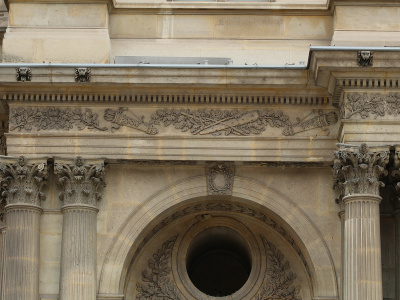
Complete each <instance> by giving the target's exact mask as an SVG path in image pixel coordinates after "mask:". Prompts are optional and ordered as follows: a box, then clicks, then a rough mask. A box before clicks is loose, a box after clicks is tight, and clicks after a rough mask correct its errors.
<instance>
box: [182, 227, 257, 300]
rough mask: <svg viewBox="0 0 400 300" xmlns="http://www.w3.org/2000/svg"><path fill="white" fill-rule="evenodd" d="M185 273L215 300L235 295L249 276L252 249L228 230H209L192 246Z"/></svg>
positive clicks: (233, 231)
mask: <svg viewBox="0 0 400 300" xmlns="http://www.w3.org/2000/svg"><path fill="white" fill-rule="evenodd" d="M186 269H187V272H188V275H189V278H190V280H191V281H192V283H193V284H194V285H195V286H196V287H197V288H198V289H199V290H200V291H201V292H203V293H205V294H207V295H209V296H213V297H224V296H229V295H232V294H234V293H235V292H236V291H238V290H239V289H240V288H241V287H242V286H243V285H244V284H245V283H246V281H247V279H248V278H249V276H250V272H251V255H250V249H249V246H248V245H247V243H246V241H245V240H244V239H243V237H242V236H241V235H240V234H239V233H237V232H236V231H235V230H233V229H231V228H229V227H224V226H216V227H211V228H208V229H206V230H204V231H202V232H200V233H199V234H198V235H196V236H195V237H194V239H193V241H192V242H191V243H190V246H189V249H188V255H187V260H186Z"/></svg>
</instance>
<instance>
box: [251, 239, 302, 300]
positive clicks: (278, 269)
mask: <svg viewBox="0 0 400 300" xmlns="http://www.w3.org/2000/svg"><path fill="white" fill-rule="evenodd" d="M261 239H262V241H263V244H264V247H265V253H266V256H267V278H266V281H265V283H264V284H263V286H262V287H261V292H260V293H259V294H258V295H257V298H256V300H275V299H279V300H301V299H302V297H301V296H300V286H296V285H295V279H296V278H297V276H296V274H295V273H293V272H292V271H291V268H290V264H289V261H285V256H284V255H283V254H282V252H281V251H280V250H279V249H278V248H277V247H276V246H275V245H274V244H272V243H271V242H270V241H268V240H267V239H266V238H264V237H261Z"/></svg>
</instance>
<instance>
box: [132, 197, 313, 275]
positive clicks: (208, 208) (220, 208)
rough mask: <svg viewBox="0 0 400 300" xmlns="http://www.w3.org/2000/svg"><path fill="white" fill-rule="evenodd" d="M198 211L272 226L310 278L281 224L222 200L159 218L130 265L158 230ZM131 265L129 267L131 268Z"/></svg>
mask: <svg viewBox="0 0 400 300" xmlns="http://www.w3.org/2000/svg"><path fill="white" fill-rule="evenodd" d="M198 212H204V213H209V212H233V213H238V214H243V215H246V216H249V217H252V218H255V219H256V220H258V221H260V222H262V223H264V224H265V225H267V226H269V227H271V228H273V229H274V230H275V231H276V232H278V233H279V234H280V235H281V236H282V237H283V238H284V239H285V240H286V241H287V242H288V243H289V244H290V245H291V246H292V248H293V249H294V250H295V252H296V253H297V255H298V256H299V258H300V260H301V261H302V263H303V265H304V268H305V269H306V271H307V274H308V276H309V278H310V280H311V269H310V266H309V265H308V262H307V260H306V258H305V256H304V254H303V252H302V251H301V249H300V247H299V245H298V244H297V243H296V241H295V240H294V238H293V237H292V236H291V235H290V233H289V232H287V230H286V229H285V228H284V227H283V226H281V225H280V224H279V223H278V222H277V221H275V220H274V219H272V218H271V217H269V216H267V215H266V214H264V213H262V212H260V211H259V210H254V209H252V208H250V207H247V206H244V205H241V204H236V203H223V202H217V203H199V204H195V205H191V206H187V207H184V208H182V209H180V210H178V211H176V212H175V213H173V214H172V215H170V216H168V217H166V218H164V219H163V220H161V221H160V222H159V223H158V224H157V225H156V226H154V227H153V229H152V230H151V231H150V232H149V233H148V234H147V235H146V236H145V237H144V238H143V240H142V241H141V242H140V244H139V246H138V248H137V249H136V251H135V253H134V255H133V257H132V260H131V263H130V264H131V265H132V264H133V262H134V261H135V259H136V257H137V256H138V254H139V252H140V251H141V250H142V249H143V248H144V247H145V245H146V244H147V242H148V241H150V239H151V238H152V237H153V236H155V235H156V234H157V233H158V232H160V231H161V230H162V229H163V228H164V227H166V226H167V225H169V224H171V223H172V222H174V221H176V220H178V219H180V218H182V217H185V216H188V215H190V214H195V213H198ZM131 265H130V266H129V268H131Z"/></svg>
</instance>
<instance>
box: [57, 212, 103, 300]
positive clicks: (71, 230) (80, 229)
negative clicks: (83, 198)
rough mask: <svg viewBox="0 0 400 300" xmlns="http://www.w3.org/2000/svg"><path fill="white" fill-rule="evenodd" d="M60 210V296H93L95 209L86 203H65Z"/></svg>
mask: <svg viewBox="0 0 400 300" xmlns="http://www.w3.org/2000/svg"><path fill="white" fill-rule="evenodd" d="M62 212H63V214H64V221H63V236H62V253H61V256H62V263H61V283H60V284H61V287H60V288H61V291H62V292H61V295H60V297H61V298H60V299H61V300H66V299H70V300H72V299H82V300H86V299H87V300H91V299H96V256H97V244H96V243H97V239H96V235H97V234H96V226H97V223H96V217H97V212H98V209H97V208H96V207H93V206H89V205H67V206H64V207H63V208H62Z"/></svg>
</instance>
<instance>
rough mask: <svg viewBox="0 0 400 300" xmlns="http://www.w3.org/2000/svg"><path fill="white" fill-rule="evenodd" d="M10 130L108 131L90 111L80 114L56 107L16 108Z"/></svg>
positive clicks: (13, 109)
mask: <svg viewBox="0 0 400 300" xmlns="http://www.w3.org/2000/svg"><path fill="white" fill-rule="evenodd" d="M10 122H11V126H10V130H11V131H13V130H21V129H22V128H24V129H25V130H26V131H31V130H32V129H33V128H34V127H35V128H36V130H67V131H68V130H71V129H72V128H74V126H76V128H77V129H78V130H83V129H85V128H88V129H97V130H100V131H106V130H108V128H107V127H100V126H99V120H98V115H97V114H96V113H93V112H92V110H91V109H89V108H86V109H85V111H83V112H82V110H81V109H80V108H76V109H74V110H72V109H70V108H57V107H44V108H35V107H27V108H25V107H16V108H12V109H11V117H10Z"/></svg>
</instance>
